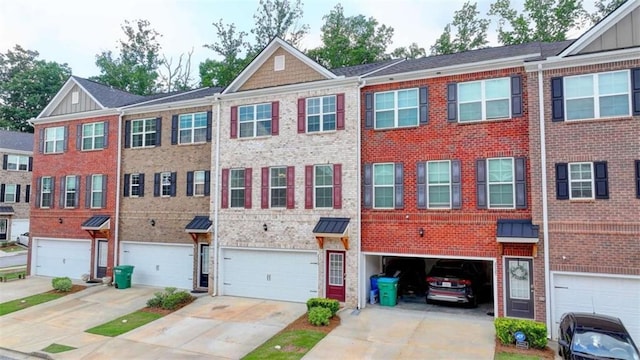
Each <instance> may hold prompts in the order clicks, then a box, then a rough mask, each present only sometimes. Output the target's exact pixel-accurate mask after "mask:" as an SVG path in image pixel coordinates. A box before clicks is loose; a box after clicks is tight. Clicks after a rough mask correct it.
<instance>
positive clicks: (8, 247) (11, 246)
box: [0, 245, 26, 253]
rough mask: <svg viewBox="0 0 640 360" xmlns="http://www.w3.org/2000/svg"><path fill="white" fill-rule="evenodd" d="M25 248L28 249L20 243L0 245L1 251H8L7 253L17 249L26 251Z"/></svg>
mask: <svg viewBox="0 0 640 360" xmlns="http://www.w3.org/2000/svg"><path fill="white" fill-rule="evenodd" d="M24 250H26V249H25V248H23V247H22V246H20V245H8V246H3V247H0V251H4V252H7V253H10V252H16V251H24Z"/></svg>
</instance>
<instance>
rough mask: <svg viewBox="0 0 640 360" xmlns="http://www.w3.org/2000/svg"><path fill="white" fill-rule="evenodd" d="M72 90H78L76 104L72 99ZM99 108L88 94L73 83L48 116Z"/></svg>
mask: <svg viewBox="0 0 640 360" xmlns="http://www.w3.org/2000/svg"><path fill="white" fill-rule="evenodd" d="M74 92H78V103H76V104H74V103H73V101H72V98H73V93H74ZM100 109H101V107H100V105H98V104H97V103H96V102H95V101H93V99H92V98H91V97H90V96H89V94H87V93H86V92H84V91H83V90H82V89H81V88H80V87H79V86H78V85H74V86H73V88H71V91H69V93H67V96H65V97H64V99H62V101H61V102H60V104H58V106H56V108H55V109H53V111H52V112H51V114H50V116H54V115H64V114H73V113H79V112H85V111H92V110H100Z"/></svg>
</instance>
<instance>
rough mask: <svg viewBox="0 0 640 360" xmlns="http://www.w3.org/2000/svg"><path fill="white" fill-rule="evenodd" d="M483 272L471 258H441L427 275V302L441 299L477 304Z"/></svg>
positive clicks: (482, 282) (472, 305) (481, 286)
mask: <svg viewBox="0 0 640 360" xmlns="http://www.w3.org/2000/svg"><path fill="white" fill-rule="evenodd" d="M484 283H485V280H484V273H483V272H482V269H481V267H480V266H479V264H478V263H477V262H475V261H472V260H453V259H451V260H450V259H441V260H438V261H437V262H436V263H435V265H433V267H432V268H431V271H429V275H427V284H428V289H427V297H426V300H427V303H431V302H434V301H443V302H450V303H460V304H466V305H468V306H470V307H476V306H477V305H478V296H479V294H480V292H481V290H482V288H483V286H484Z"/></svg>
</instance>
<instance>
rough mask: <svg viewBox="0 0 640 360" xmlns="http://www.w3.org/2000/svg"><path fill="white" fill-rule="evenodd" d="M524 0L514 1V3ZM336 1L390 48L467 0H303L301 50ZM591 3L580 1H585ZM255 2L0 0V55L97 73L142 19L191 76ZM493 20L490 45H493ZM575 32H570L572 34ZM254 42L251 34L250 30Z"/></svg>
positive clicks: (427, 42)
mask: <svg viewBox="0 0 640 360" xmlns="http://www.w3.org/2000/svg"><path fill="white" fill-rule="evenodd" d="M522 1H523V0H514V1H512V3H514V4H518V3H521V2H522ZM338 2H340V3H341V4H342V6H343V8H344V14H345V16H356V15H360V14H362V15H364V16H366V17H373V18H375V19H376V20H378V22H379V23H380V24H385V25H387V26H390V27H392V28H393V29H394V36H393V44H391V45H390V47H389V49H388V50H389V51H392V50H393V49H395V48H397V47H400V46H408V45H410V44H411V43H413V42H415V43H417V44H418V45H419V46H421V47H424V48H425V49H426V50H427V52H428V51H429V47H430V46H431V45H433V44H434V43H435V40H436V39H437V38H438V37H439V36H440V34H441V33H442V31H443V29H444V26H445V25H446V24H447V23H449V22H451V20H452V19H453V14H454V12H455V11H456V10H459V9H460V8H462V5H463V4H464V2H465V0H342V1H338V0H335V1H328V0H303V11H304V16H303V19H302V23H303V24H309V26H310V31H309V34H308V35H307V36H306V37H305V38H304V39H303V42H302V46H301V50H303V51H304V50H305V49H311V48H314V47H317V46H319V45H320V44H321V41H320V28H321V26H322V24H323V23H324V22H323V20H322V17H323V16H325V15H327V14H328V13H329V12H330V11H331V10H332V9H333V8H334V7H335V5H336V4H338ZM492 2H493V0H478V1H477V3H478V10H479V11H480V14H481V16H486V13H487V12H488V10H489V6H490V4H491V3H492ZM590 2H591V1H590V0H586V1H585V7H586V6H587V4H586V3H590ZM257 8H258V0H109V1H92V0H0V53H6V51H7V50H9V49H12V48H13V47H14V46H15V45H16V44H19V45H20V46H22V47H23V48H26V49H29V50H36V51H38V52H39V53H40V57H39V58H40V59H43V60H48V61H55V62H58V63H67V64H68V65H69V66H70V67H71V69H72V71H73V74H74V75H77V76H80V77H90V76H95V75H98V74H99V70H98V68H97V67H96V66H95V57H96V55H97V54H99V53H101V52H102V51H106V50H111V51H113V52H114V53H115V54H117V53H118V51H117V44H118V40H119V39H122V38H124V33H123V32H122V30H121V28H120V26H121V24H123V23H124V21H125V20H130V21H131V20H136V19H146V20H148V21H149V22H150V24H151V27H152V28H153V29H155V30H156V31H157V32H159V33H160V34H162V37H161V38H160V41H159V42H160V45H161V47H162V48H161V53H162V54H165V55H166V57H167V58H168V59H171V58H173V61H174V64H175V63H176V62H177V59H178V57H179V56H180V54H182V53H188V52H189V51H191V50H192V49H193V55H192V74H195V78H198V75H197V69H198V64H199V63H200V62H202V61H204V60H206V59H207V58H213V59H217V58H216V55H215V54H214V52H213V51H212V50H209V49H207V48H204V47H203V45H204V44H211V43H214V42H215V41H216V32H215V28H214V27H213V26H212V23H213V22H217V21H218V20H219V19H222V20H223V23H225V24H229V23H234V24H235V25H236V28H237V30H242V31H245V32H247V33H250V31H251V29H252V28H253V27H254V25H255V24H254V19H253V14H254V13H255V12H256V10H257ZM496 27H497V25H496V22H495V21H493V22H492V24H491V27H490V32H489V41H490V45H498V44H497V42H496V35H495V29H496ZM579 34H580V32H579V31H578V32H574V33H573V34H570V37H572V38H573V37H577V36H578V35H579ZM247 39H248V40H249V41H251V42H253V35H252V34H249V36H248V38H247Z"/></svg>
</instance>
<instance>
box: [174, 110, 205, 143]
mask: <svg viewBox="0 0 640 360" xmlns="http://www.w3.org/2000/svg"><path fill="white" fill-rule="evenodd" d="M178 123H179V132H180V144H192V143H199V142H205V141H207V113H206V112H202V113H195V114H182V115H180V117H179V121H178Z"/></svg>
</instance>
